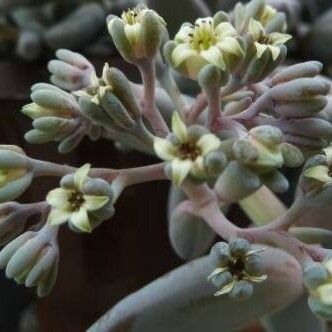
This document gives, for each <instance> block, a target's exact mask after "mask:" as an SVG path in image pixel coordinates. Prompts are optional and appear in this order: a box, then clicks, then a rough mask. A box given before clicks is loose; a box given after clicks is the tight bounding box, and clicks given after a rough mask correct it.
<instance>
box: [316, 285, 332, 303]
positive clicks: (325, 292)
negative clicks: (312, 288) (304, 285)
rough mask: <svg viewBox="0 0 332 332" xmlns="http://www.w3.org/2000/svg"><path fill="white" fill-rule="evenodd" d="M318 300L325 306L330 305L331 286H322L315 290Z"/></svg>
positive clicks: (331, 301)
mask: <svg viewBox="0 0 332 332" xmlns="http://www.w3.org/2000/svg"><path fill="white" fill-rule="evenodd" d="M316 292H317V295H318V297H319V298H320V300H321V301H322V302H323V303H324V304H327V305H332V284H324V285H321V286H319V287H317V289H316Z"/></svg>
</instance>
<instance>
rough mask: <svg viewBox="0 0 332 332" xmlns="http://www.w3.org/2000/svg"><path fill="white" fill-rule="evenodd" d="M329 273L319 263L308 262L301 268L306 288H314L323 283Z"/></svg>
mask: <svg viewBox="0 0 332 332" xmlns="http://www.w3.org/2000/svg"><path fill="white" fill-rule="evenodd" d="M328 277H329V275H328V272H327V270H326V269H325V268H324V266H323V265H322V264H321V263H317V262H310V263H309V264H306V266H305V267H304V270H303V282H304V285H305V286H306V287H307V288H308V289H316V288H317V287H318V286H320V285H321V284H323V283H324V282H325V281H326V280H327V279H328Z"/></svg>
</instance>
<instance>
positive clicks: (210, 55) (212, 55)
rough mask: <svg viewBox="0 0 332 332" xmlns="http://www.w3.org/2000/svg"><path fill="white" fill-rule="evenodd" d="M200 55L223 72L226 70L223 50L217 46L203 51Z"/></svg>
mask: <svg viewBox="0 0 332 332" xmlns="http://www.w3.org/2000/svg"><path fill="white" fill-rule="evenodd" d="M200 54H201V56H202V57H203V58H204V59H205V60H206V61H208V62H209V63H211V64H213V65H215V66H217V67H219V68H221V69H223V70H224V69H225V68H226V64H225V61H224V58H223V56H222V53H221V50H220V49H219V48H218V47H217V46H211V47H210V48H209V49H207V50H204V51H201V52H200Z"/></svg>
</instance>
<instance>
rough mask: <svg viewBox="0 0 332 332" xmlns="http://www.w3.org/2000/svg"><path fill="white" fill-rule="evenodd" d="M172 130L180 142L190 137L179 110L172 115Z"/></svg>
mask: <svg viewBox="0 0 332 332" xmlns="http://www.w3.org/2000/svg"><path fill="white" fill-rule="evenodd" d="M172 131H173V133H174V135H175V136H176V137H177V138H178V139H179V141H180V142H186V141H187V139H188V130H187V127H186V125H185V124H184V122H183V121H182V119H181V118H180V115H179V113H178V112H174V113H173V116H172Z"/></svg>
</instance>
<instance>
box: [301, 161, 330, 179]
mask: <svg viewBox="0 0 332 332" xmlns="http://www.w3.org/2000/svg"><path fill="white" fill-rule="evenodd" d="M304 176H305V177H307V178H311V179H315V180H318V181H320V182H322V183H329V182H331V181H332V177H330V176H329V168H328V167H327V166H324V165H318V166H313V167H310V168H307V169H306V170H305V171H304Z"/></svg>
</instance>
